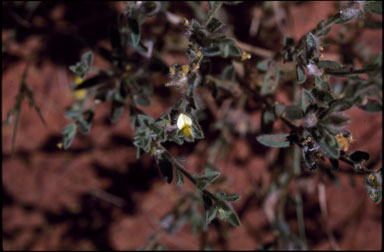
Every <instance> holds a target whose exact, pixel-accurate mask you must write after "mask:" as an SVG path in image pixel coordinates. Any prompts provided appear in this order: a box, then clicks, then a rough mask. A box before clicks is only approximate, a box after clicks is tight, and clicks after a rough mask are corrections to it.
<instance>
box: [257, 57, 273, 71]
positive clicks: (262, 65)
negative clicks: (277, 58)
mask: <svg viewBox="0 0 384 252" xmlns="http://www.w3.org/2000/svg"><path fill="white" fill-rule="evenodd" d="M270 62H271V59H265V60H263V61H260V62H259V63H257V65H256V68H257V69H259V70H260V71H264V72H266V71H268V68H269V63H270Z"/></svg>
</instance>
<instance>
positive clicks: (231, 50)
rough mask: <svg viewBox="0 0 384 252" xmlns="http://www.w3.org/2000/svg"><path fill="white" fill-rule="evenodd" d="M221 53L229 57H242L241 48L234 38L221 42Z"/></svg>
mask: <svg viewBox="0 0 384 252" xmlns="http://www.w3.org/2000/svg"><path fill="white" fill-rule="evenodd" d="M220 51H221V55H222V56H223V57H224V58H227V57H240V56H241V50H240V49H239V48H238V47H237V45H236V43H235V41H233V40H232V39H226V40H224V41H223V42H221V43H220Z"/></svg>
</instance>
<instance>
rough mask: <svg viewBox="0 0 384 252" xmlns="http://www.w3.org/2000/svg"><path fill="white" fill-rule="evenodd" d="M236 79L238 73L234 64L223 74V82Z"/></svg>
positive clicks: (226, 68)
mask: <svg viewBox="0 0 384 252" xmlns="http://www.w3.org/2000/svg"><path fill="white" fill-rule="evenodd" d="M235 78H236V71H235V68H234V67H233V65H232V64H230V65H228V66H226V67H225V68H224V70H223V72H222V73H221V79H222V80H228V81H234V80H235Z"/></svg>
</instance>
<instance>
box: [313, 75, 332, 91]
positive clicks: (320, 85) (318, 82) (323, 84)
mask: <svg viewBox="0 0 384 252" xmlns="http://www.w3.org/2000/svg"><path fill="white" fill-rule="evenodd" d="M315 88H316V89H318V90H322V91H329V90H330V88H329V84H328V82H327V81H323V80H322V79H321V78H320V77H318V76H316V77H315Z"/></svg>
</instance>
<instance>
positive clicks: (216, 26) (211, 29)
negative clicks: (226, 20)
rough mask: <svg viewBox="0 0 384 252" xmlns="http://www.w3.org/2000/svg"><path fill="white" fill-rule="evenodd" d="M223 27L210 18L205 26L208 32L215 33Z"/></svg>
mask: <svg viewBox="0 0 384 252" xmlns="http://www.w3.org/2000/svg"><path fill="white" fill-rule="evenodd" d="M222 26H223V23H222V22H221V21H220V20H218V19H217V18H212V19H211V21H210V22H209V23H208V25H207V30H208V31H209V32H215V31H217V30H219V29H220V28H221V27H222Z"/></svg>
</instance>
